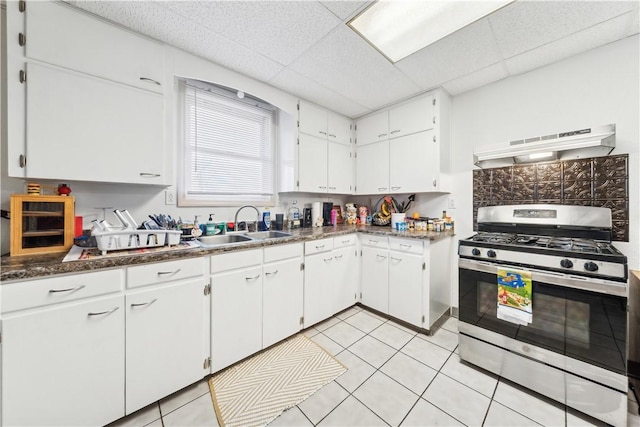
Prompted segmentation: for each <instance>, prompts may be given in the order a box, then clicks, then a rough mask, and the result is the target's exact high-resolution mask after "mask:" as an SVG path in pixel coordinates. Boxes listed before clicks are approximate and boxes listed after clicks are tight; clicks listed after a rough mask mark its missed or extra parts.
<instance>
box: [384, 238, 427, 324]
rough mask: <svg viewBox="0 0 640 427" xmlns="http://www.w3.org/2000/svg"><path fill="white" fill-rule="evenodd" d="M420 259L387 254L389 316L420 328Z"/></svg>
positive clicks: (408, 255)
mask: <svg viewBox="0 0 640 427" xmlns="http://www.w3.org/2000/svg"><path fill="white" fill-rule="evenodd" d="M423 274H424V272H423V270H422V257H421V256H420V255H413V254H407V253H402V252H395V251H391V252H389V314H390V315H392V316H394V317H397V318H398V319H401V320H404V321H405V322H409V323H411V324H412V325H415V326H418V327H422V326H423V325H422V282H423V281H422V277H423Z"/></svg>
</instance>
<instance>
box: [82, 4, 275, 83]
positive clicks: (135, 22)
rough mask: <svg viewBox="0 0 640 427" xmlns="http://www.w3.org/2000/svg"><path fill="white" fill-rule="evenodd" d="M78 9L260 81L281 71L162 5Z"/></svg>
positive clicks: (89, 6)
mask: <svg viewBox="0 0 640 427" xmlns="http://www.w3.org/2000/svg"><path fill="white" fill-rule="evenodd" d="M77 5H78V6H80V7H81V8H82V9H85V10H87V11H88V12H92V13H95V14H96V15H99V16H102V17H104V18H106V19H109V20H111V21H113V22H116V23H118V24H120V25H123V26H125V27H127V28H129V29H131V30H134V31H136V32H138V33H141V34H144V35H146V36H148V37H152V38H155V39H157V40H161V41H163V42H165V43H167V44H169V45H172V46H175V47H177V48H179V49H182V50H185V51H187V52H190V53H192V54H194V55H197V56H201V57H203V58H206V59H208V60H210V61H213V62H215V63H217V64H219V65H222V66H224V67H227V68H230V69H232V70H234V71H237V72H239V73H242V74H244V75H247V76H249V77H253V78H256V79H260V80H267V79H269V78H271V77H273V76H274V75H276V74H277V73H278V72H280V71H281V70H282V69H283V68H284V67H283V66H282V65H280V64H278V63H276V62H275V61H272V60H270V59H268V58H266V57H264V56H262V55H260V54H257V53H255V52H253V51H251V50H249V49H247V48H245V47H243V46H240V45H238V44H236V43H234V42H232V41H230V40H228V39H226V38H224V37H221V36H219V35H217V34H215V33H212V32H211V31H209V30H207V29H206V28H204V27H202V26H199V25H196V24H194V23H193V22H192V21H190V20H188V19H186V18H184V17H182V16H180V15H176V14H175V13H174V12H173V11H171V10H170V9H168V8H166V7H164V5H163V4H162V3H157V2H149V1H139V2H138V1H90V2H85V1H82V2H78V3H77Z"/></svg>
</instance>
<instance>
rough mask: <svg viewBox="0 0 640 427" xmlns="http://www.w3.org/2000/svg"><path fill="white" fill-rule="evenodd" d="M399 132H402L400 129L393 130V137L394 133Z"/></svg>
mask: <svg viewBox="0 0 640 427" xmlns="http://www.w3.org/2000/svg"><path fill="white" fill-rule="evenodd" d="M398 132H400V129H395V130H392V131H391V135H393V134H394V133H398Z"/></svg>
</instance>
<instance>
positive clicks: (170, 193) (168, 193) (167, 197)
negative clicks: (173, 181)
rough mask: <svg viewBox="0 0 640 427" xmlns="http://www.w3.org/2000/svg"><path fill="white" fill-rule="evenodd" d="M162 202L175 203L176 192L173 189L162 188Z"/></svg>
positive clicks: (166, 203)
mask: <svg viewBox="0 0 640 427" xmlns="http://www.w3.org/2000/svg"><path fill="white" fill-rule="evenodd" d="M164 204H165V205H175V204H176V192H175V191H174V190H164Z"/></svg>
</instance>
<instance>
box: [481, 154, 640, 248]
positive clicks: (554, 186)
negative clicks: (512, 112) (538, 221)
mask: <svg viewBox="0 0 640 427" xmlns="http://www.w3.org/2000/svg"><path fill="white" fill-rule="evenodd" d="M529 203H547V204H556V205H582V206H599V207H606V208H610V209H611V216H612V219H613V240H617V241H623V242H628V241H629V156H628V155H627V154H622V155H618V156H607V157H593V158H590V159H579V160H566V161H556V162H546V163H532V164H527V165H514V166H509V167H503V168H493V169H479V170H474V171H473V228H474V230H477V215H478V208H479V207H481V206H496V205H511V204H513V205H523V204H529Z"/></svg>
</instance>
